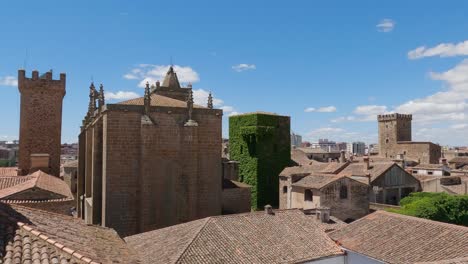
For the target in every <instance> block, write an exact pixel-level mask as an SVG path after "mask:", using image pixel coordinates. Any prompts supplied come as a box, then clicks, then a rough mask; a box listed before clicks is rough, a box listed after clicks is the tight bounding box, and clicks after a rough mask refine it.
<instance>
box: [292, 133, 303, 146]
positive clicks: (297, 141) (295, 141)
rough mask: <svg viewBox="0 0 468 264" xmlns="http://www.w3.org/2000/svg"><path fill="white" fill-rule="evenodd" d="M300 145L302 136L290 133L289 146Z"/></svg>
mask: <svg viewBox="0 0 468 264" xmlns="http://www.w3.org/2000/svg"><path fill="white" fill-rule="evenodd" d="M301 145H302V136H301V135H298V134H295V133H294V132H293V133H292V134H291V146H295V147H300V146H301Z"/></svg>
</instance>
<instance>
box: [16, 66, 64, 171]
mask: <svg viewBox="0 0 468 264" xmlns="http://www.w3.org/2000/svg"><path fill="white" fill-rule="evenodd" d="M18 89H19V91H20V93H21V110H20V111H21V112H20V133H19V134H20V138H19V139H20V142H19V162H18V168H19V173H20V174H21V175H27V174H29V173H32V172H33V171H30V169H31V166H32V164H31V155H37V154H48V156H49V161H48V168H41V169H42V170H48V171H47V173H49V174H51V175H54V176H59V175H60V150H61V149H60V148H61V132H62V101H63V97H64V96H65V74H64V73H61V74H60V79H59V80H53V79H52V71H49V72H46V73H45V74H43V75H42V76H39V72H38V71H33V72H32V77H31V78H27V77H26V72H25V71H24V70H19V71H18Z"/></svg>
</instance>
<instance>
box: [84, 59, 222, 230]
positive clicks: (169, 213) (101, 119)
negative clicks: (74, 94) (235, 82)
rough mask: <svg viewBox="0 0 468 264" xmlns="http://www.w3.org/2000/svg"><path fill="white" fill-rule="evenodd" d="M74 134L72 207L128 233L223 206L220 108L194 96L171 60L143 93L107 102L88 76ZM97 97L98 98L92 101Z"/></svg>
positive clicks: (88, 218)
mask: <svg viewBox="0 0 468 264" xmlns="http://www.w3.org/2000/svg"><path fill="white" fill-rule="evenodd" d="M89 96H90V102H89V109H88V113H87V115H86V117H85V119H84V120H83V126H82V130H81V133H80V135H79V149H80V152H79V164H78V181H77V200H78V201H77V211H78V215H79V217H81V218H83V219H85V220H86V221H87V222H88V223H90V224H100V225H103V226H106V227H111V228H114V229H115V230H117V232H118V233H119V234H120V235H123V236H127V235H132V234H136V233H141V232H144V231H148V230H153V229H156V228H162V227H166V226H170V225H174V224H179V223H184V222H188V221H191V220H195V219H199V218H204V217H208V216H213V215H220V214H221V212H222V198H221V197H222V168H221V166H222V162H221V123H222V115H223V112H222V110H220V109H213V99H212V97H211V94H210V97H209V98H208V102H207V105H206V106H199V105H195V104H194V103H193V94H192V87H191V85H189V86H188V87H186V88H183V87H181V85H180V83H179V81H178V78H177V74H176V73H175V72H174V70H173V68H172V67H171V68H170V69H169V71H168V72H167V75H166V76H165V79H164V81H163V82H162V83H159V81H158V82H156V85H155V86H152V87H150V86H149V84H147V87H146V89H145V96H144V97H141V98H136V99H132V100H128V101H125V102H120V103H117V104H105V102H104V91H103V88H102V85H101V87H100V88H99V91H98V90H97V89H96V88H95V87H94V85H93V84H91V87H90V95H89ZM96 101H97V103H98V105H97V106H96Z"/></svg>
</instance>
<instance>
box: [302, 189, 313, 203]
mask: <svg viewBox="0 0 468 264" xmlns="http://www.w3.org/2000/svg"><path fill="white" fill-rule="evenodd" d="M312 197H313V194H312V191H311V190H305V192H304V201H306V202H312V199H313V198H312Z"/></svg>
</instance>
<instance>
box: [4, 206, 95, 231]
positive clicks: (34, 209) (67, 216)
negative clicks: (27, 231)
mask: <svg viewBox="0 0 468 264" xmlns="http://www.w3.org/2000/svg"><path fill="white" fill-rule="evenodd" d="M2 202H3V201H2ZM13 206H14V207H20V208H22V209H25V210H30V211H39V212H42V213H45V214H49V215H50V214H52V215H56V216H60V217H65V218H71V219H73V220H78V218H75V217H73V216H69V215H64V214H59V213H55V212H50V211H46V210H42V209H39V208H33V207H28V206H24V205H19V204H15V205H13ZM93 226H95V225H93Z"/></svg>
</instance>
